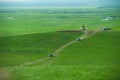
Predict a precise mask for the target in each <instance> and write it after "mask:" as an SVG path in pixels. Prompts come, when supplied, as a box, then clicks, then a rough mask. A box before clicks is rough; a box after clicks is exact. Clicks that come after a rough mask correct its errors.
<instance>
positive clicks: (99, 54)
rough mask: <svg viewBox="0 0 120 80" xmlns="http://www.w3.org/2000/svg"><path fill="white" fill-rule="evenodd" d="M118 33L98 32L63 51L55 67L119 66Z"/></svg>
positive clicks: (119, 43) (119, 38)
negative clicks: (84, 65)
mask: <svg viewBox="0 0 120 80" xmlns="http://www.w3.org/2000/svg"><path fill="white" fill-rule="evenodd" d="M119 36H120V32H99V33H97V34H96V35H95V36H93V37H91V38H87V39H85V40H83V41H80V42H78V43H75V44H73V45H71V46H69V47H67V48H66V49H65V50H63V51H62V52H61V53H60V55H59V57H58V58H57V59H56V61H55V63H54V64H55V65H78V64H79V65H82V64H102V65H114V64H116V65H119V64H120V63H119V60H120V54H119V53H120V51H119V47H120V42H119V40H120V37H119Z"/></svg>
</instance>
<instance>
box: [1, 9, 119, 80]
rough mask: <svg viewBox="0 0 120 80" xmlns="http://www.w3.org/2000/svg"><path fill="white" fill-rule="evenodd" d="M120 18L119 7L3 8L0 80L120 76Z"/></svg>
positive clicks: (116, 78)
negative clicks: (83, 28) (83, 27)
mask: <svg viewBox="0 0 120 80" xmlns="http://www.w3.org/2000/svg"><path fill="white" fill-rule="evenodd" d="M119 22H120V8H104V7H97V8H35V9H34V8H0V80H120V63H119V62H120V50H119V47H120V23H119ZM83 25H84V26H85V28H86V30H85V31H83V30H81V29H82V26H83ZM103 28H110V29H111V30H101V29H103ZM79 38H80V40H79ZM50 54H52V55H53V56H52V57H51V56H50Z"/></svg>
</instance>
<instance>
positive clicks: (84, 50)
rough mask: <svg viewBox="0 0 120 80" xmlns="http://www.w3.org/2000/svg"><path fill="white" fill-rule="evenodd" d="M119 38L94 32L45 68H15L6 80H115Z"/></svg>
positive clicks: (64, 51)
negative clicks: (94, 33)
mask: <svg viewBox="0 0 120 80" xmlns="http://www.w3.org/2000/svg"><path fill="white" fill-rule="evenodd" d="M65 34H66V33H65ZM119 36H120V32H114V31H113V32H112V31H110V32H98V33H97V34H96V35H94V36H92V37H90V38H87V39H85V40H83V41H80V42H77V43H75V44H72V45H70V46H69V47H67V48H66V49H64V50H63V51H62V52H61V53H60V54H59V56H57V57H56V58H55V59H54V62H53V64H51V65H49V66H39V65H37V66H23V67H18V68H15V69H14V70H13V71H12V72H11V76H10V79H12V80H16V79H17V80H23V79H25V80H39V79H42V80H58V79H59V80H119V79H120V77H119V76H120V75H119V73H120V69H119V67H120V65H119V60H120V54H119V53H120V51H119V44H120V42H119V39H120V38H119ZM9 69H12V67H6V68H5V70H9Z"/></svg>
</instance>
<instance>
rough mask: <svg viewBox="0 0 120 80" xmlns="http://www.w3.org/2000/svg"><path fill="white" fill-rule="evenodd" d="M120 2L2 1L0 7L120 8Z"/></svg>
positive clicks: (81, 0)
mask: <svg viewBox="0 0 120 80" xmlns="http://www.w3.org/2000/svg"><path fill="white" fill-rule="evenodd" d="M119 3H120V0H60V1H56V0H41V1H40V0H36V1H35V0H0V7H43V6H44V7H55V6H56V7H57V6H58V7H62V6H66V7H67V6H73V7H74V6H97V7H104V6H108V7H110V6H113V7H114V6H120V4H119Z"/></svg>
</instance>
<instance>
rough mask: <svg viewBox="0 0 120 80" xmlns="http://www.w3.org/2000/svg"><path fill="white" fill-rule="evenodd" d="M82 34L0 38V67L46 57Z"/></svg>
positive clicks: (40, 34)
mask: <svg viewBox="0 0 120 80" xmlns="http://www.w3.org/2000/svg"><path fill="white" fill-rule="evenodd" d="M81 34H83V33H82V32H77V33H72V32H70V33H66V32H52V33H38V34H29V35H21V36H12V37H11V36H10V37H1V38H0V42H1V43H0V66H13V65H17V64H22V63H24V62H28V61H31V60H36V59H40V58H42V57H47V56H48V54H51V53H53V52H54V51H55V50H56V49H57V48H59V47H60V46H62V45H63V44H65V43H67V42H70V41H72V40H75V39H76V38H77V37H79V36H81Z"/></svg>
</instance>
